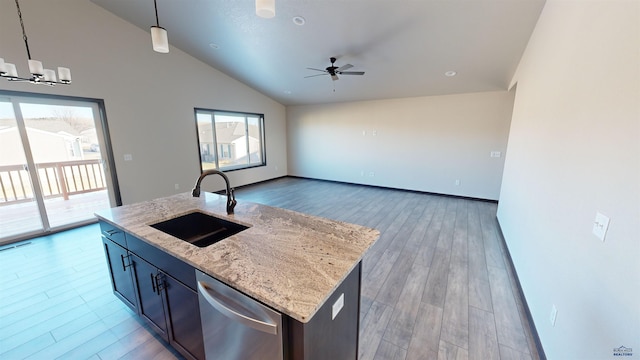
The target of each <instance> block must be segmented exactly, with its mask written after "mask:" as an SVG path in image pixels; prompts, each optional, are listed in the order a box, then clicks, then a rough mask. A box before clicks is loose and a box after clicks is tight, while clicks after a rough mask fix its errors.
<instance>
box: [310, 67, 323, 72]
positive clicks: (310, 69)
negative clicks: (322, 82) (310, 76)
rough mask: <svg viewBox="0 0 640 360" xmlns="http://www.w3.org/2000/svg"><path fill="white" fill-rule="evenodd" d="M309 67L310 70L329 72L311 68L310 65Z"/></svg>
mask: <svg viewBox="0 0 640 360" xmlns="http://www.w3.org/2000/svg"><path fill="white" fill-rule="evenodd" d="M307 69H309V70H315V71H322V72H327V70H321V69H315V68H310V67H308V68H307Z"/></svg>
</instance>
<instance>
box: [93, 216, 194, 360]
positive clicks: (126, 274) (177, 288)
mask: <svg viewBox="0 0 640 360" xmlns="http://www.w3.org/2000/svg"><path fill="white" fill-rule="evenodd" d="M100 226H101V229H102V230H103V231H102V235H103V243H104V249H105V255H106V257H107V261H108V265H109V273H110V275H111V283H112V285H113V292H114V294H115V295H116V296H117V297H118V298H119V299H120V300H122V301H123V302H124V303H125V304H126V305H127V306H129V307H130V308H131V309H133V310H134V311H135V312H136V313H137V314H138V315H139V316H140V317H141V318H142V319H143V320H144V321H145V322H147V323H148V324H149V325H150V327H151V328H153V329H154V330H155V331H156V332H157V333H158V334H159V335H160V336H161V337H162V338H163V339H165V340H166V341H168V342H169V344H171V345H172V346H173V347H174V348H175V349H176V350H178V352H180V353H181V354H182V355H183V356H184V357H185V358H187V359H204V358H205V355H204V343H203V339H202V327H201V323H200V310H199V307H198V294H197V293H196V291H195V284H196V283H195V269H194V268H193V267H191V266H189V265H188V264H186V263H184V262H182V261H180V260H178V259H176V258H175V257H173V256H171V255H169V254H167V253H165V252H163V251H161V250H159V249H157V248H155V247H153V246H151V245H149V244H148V243H146V242H143V241H142V240H140V239H138V238H136V237H134V236H132V235H130V234H127V233H123V232H121V231H120V232H118V231H119V230H116V229H115V228H113V227H111V225H109V224H106V223H103V222H101V223H100ZM105 229H107V230H109V231H110V232H109V233H106V232H105ZM107 234H115V236H116V238H117V240H118V243H119V244H121V245H122V246H121V245H119V244H117V243H115V242H114V241H113V240H112V239H111V237H107ZM125 246H126V248H125Z"/></svg>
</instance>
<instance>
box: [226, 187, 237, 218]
mask: <svg viewBox="0 0 640 360" xmlns="http://www.w3.org/2000/svg"><path fill="white" fill-rule="evenodd" d="M233 192H234V189H233V188H230V189H229V193H228V194H227V214H233V208H235V207H236V204H237V203H238V202H237V201H236V196H235V195H234V193H233Z"/></svg>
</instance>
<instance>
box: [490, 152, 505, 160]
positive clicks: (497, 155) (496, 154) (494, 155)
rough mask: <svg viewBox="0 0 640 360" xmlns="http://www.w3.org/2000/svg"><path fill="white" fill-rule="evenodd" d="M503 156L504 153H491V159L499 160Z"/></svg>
mask: <svg viewBox="0 0 640 360" xmlns="http://www.w3.org/2000/svg"><path fill="white" fill-rule="evenodd" d="M501 156H502V152H500V151H492V152H491V157H492V158H499V157H501Z"/></svg>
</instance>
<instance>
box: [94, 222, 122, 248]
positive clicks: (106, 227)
mask: <svg viewBox="0 0 640 360" xmlns="http://www.w3.org/2000/svg"><path fill="white" fill-rule="evenodd" d="M100 231H101V232H102V236H104V237H106V238H107V239H109V240H111V241H113V242H114V243H116V244H118V245H120V246H122V247H124V248H127V240H126V238H125V236H124V231H122V230H120V229H118V228H117V227H115V226H113V225H111V224H109V223H106V222H104V221H100Z"/></svg>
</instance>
